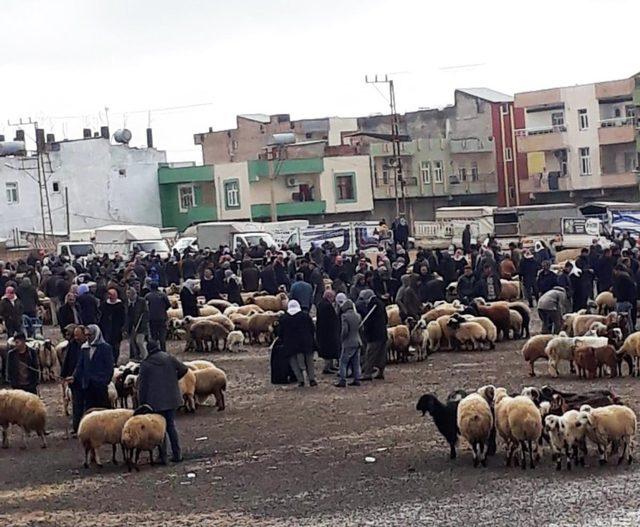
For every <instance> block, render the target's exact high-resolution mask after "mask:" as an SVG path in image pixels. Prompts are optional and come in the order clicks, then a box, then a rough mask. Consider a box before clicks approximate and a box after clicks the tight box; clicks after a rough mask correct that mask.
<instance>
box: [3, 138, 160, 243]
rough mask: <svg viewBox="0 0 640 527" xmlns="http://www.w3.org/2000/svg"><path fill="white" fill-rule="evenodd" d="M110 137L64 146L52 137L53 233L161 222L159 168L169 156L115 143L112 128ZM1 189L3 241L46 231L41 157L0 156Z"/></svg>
mask: <svg viewBox="0 0 640 527" xmlns="http://www.w3.org/2000/svg"><path fill="white" fill-rule="evenodd" d="M105 130H106V129H105ZM90 135H91V133H90V131H89V136H90ZM105 135H106V138H105V137H102V136H100V137H89V138H85V139H79V140H65V141H59V142H56V141H55V140H54V138H53V137H52V136H49V140H48V142H47V143H46V144H45V145H44V147H43V148H44V153H43V154H42V159H43V164H44V172H45V173H46V179H47V183H46V185H47V187H48V193H49V201H50V209H51V219H52V227H53V232H54V233H60V234H64V233H66V232H67V228H68V227H69V228H70V230H79V229H90V228H95V227H99V226H102V225H106V224H110V223H131V224H144V225H155V226H159V225H160V224H161V216H160V195H159V192H158V183H157V171H158V165H159V164H160V163H164V162H166V154H165V152H163V151H159V150H156V149H154V148H130V147H129V146H128V145H126V144H113V143H111V141H110V140H109V138H108V137H109V132H108V130H106V134H105ZM0 185H1V186H2V187H3V191H4V192H3V195H2V199H0V218H2V221H0V237H6V238H12V237H13V235H14V233H15V230H16V229H18V230H19V231H26V232H35V233H42V218H41V214H40V192H39V186H38V178H37V156H35V155H34V154H33V153H29V154H26V155H17V156H6V157H2V158H0ZM65 188H66V189H67V191H68V196H69V204H68V205H69V223H70V225H69V226H67V220H66V203H65ZM47 231H49V227H48V224H47Z"/></svg>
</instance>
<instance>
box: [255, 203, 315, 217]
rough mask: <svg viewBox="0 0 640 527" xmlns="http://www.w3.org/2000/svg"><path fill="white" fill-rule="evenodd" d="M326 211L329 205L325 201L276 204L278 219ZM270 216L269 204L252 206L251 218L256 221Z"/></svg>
mask: <svg viewBox="0 0 640 527" xmlns="http://www.w3.org/2000/svg"><path fill="white" fill-rule="evenodd" d="M326 210H327V203H326V201H323V200H316V201H292V202H289V203H276V211H277V212H278V217H286V216H309V215H315V214H324V212H325V211H326ZM270 216H271V206H270V205H269V204H268V203H259V204H254V205H251V217H252V218H253V219H254V220H256V219H261V218H269V217H270Z"/></svg>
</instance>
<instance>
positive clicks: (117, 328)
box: [100, 288, 126, 364]
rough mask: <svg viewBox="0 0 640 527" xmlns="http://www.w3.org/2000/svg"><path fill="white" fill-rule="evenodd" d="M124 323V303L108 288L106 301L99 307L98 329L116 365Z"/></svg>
mask: <svg viewBox="0 0 640 527" xmlns="http://www.w3.org/2000/svg"><path fill="white" fill-rule="evenodd" d="M125 321H126V310H125V307H124V302H122V300H120V298H118V291H117V290H116V289H114V288H110V289H108V290H107V299H106V300H105V301H104V302H103V303H102V305H101V306H100V329H101V330H102V334H103V336H104V339H105V341H106V342H107V343H108V344H109V345H110V346H111V349H112V351H113V363H114V364H118V357H119V356H120V342H122V330H123V329H124V325H125Z"/></svg>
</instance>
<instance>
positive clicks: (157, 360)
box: [138, 340, 188, 464]
mask: <svg viewBox="0 0 640 527" xmlns="http://www.w3.org/2000/svg"><path fill="white" fill-rule="evenodd" d="M148 352H149V355H148V356H147V358H146V359H144V360H143V361H142V362H141V363H140V373H139V375H138V400H139V402H140V404H141V405H142V404H148V405H149V406H150V407H151V408H153V411H154V413H157V414H160V415H161V416H163V417H164V419H165V421H166V423H167V432H166V436H167V437H168V438H169V442H170V443H171V454H172V457H171V461H173V462H174V463H179V462H180V461H182V451H181V449H180V438H179V437H178V431H177V430H176V426H175V414H176V410H177V409H178V408H180V406H182V403H183V401H182V395H181V393H180V386H179V385H178V381H179V380H180V379H181V378H182V377H184V376H185V374H186V373H187V371H188V368H187V367H186V366H185V365H184V364H183V363H182V362H180V361H179V360H178V359H176V358H175V357H174V356H173V355H170V354H169V353H166V352H165V351H163V350H162V349H160V346H159V345H158V343H157V342H156V341H155V340H150V341H149V344H148ZM160 461H161V463H163V464H166V463H167V445H166V437H165V440H164V441H163V442H162V445H161V447H160Z"/></svg>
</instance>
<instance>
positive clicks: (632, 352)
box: [618, 331, 640, 376]
mask: <svg viewBox="0 0 640 527" xmlns="http://www.w3.org/2000/svg"><path fill="white" fill-rule="evenodd" d="M622 355H628V356H629V357H631V360H632V361H633V364H634V367H633V375H635V376H637V375H638V372H639V371H640V368H639V366H640V364H639V362H640V331H636V332H634V333H631V335H629V336H628V337H627V338H626V339H625V340H624V342H623V343H622V346H621V347H620V349H619V350H618V356H622Z"/></svg>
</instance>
